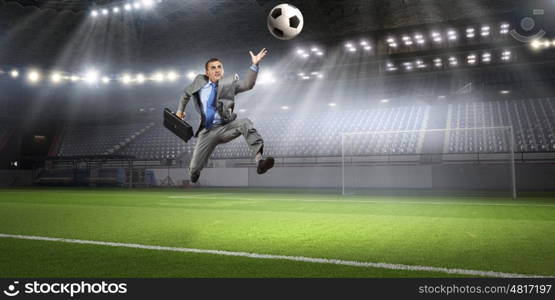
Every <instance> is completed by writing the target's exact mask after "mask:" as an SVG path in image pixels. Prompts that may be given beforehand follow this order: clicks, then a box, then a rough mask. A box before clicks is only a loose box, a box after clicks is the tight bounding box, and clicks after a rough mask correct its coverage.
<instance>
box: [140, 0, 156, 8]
mask: <svg viewBox="0 0 555 300" xmlns="http://www.w3.org/2000/svg"><path fill="white" fill-rule="evenodd" d="M142 3H143V6H144V7H145V8H152V7H153V6H154V4H155V3H154V1H153V0H143V1H142Z"/></svg>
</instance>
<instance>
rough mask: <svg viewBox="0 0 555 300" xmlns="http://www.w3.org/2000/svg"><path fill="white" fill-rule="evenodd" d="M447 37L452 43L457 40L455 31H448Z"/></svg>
mask: <svg viewBox="0 0 555 300" xmlns="http://www.w3.org/2000/svg"><path fill="white" fill-rule="evenodd" d="M447 36H448V38H449V40H450V41H454V40H456V39H457V32H456V31H455V30H449V31H448V32H447Z"/></svg>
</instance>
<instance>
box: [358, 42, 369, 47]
mask: <svg viewBox="0 0 555 300" xmlns="http://www.w3.org/2000/svg"><path fill="white" fill-rule="evenodd" d="M360 45H361V46H367V45H368V42H367V41H360Z"/></svg>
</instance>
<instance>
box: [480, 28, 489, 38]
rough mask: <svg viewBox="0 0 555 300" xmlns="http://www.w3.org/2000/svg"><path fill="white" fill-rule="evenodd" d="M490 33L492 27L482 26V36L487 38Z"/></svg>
mask: <svg viewBox="0 0 555 300" xmlns="http://www.w3.org/2000/svg"><path fill="white" fill-rule="evenodd" d="M489 33H490V27H489V26H488V25H485V26H482V28H481V32H480V35H481V36H484V37H485V36H489Z"/></svg>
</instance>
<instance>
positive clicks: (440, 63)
mask: <svg viewBox="0 0 555 300" xmlns="http://www.w3.org/2000/svg"><path fill="white" fill-rule="evenodd" d="M434 66H436V68H439V67H441V66H443V60H442V59H441V58H439V57H438V58H434Z"/></svg>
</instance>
